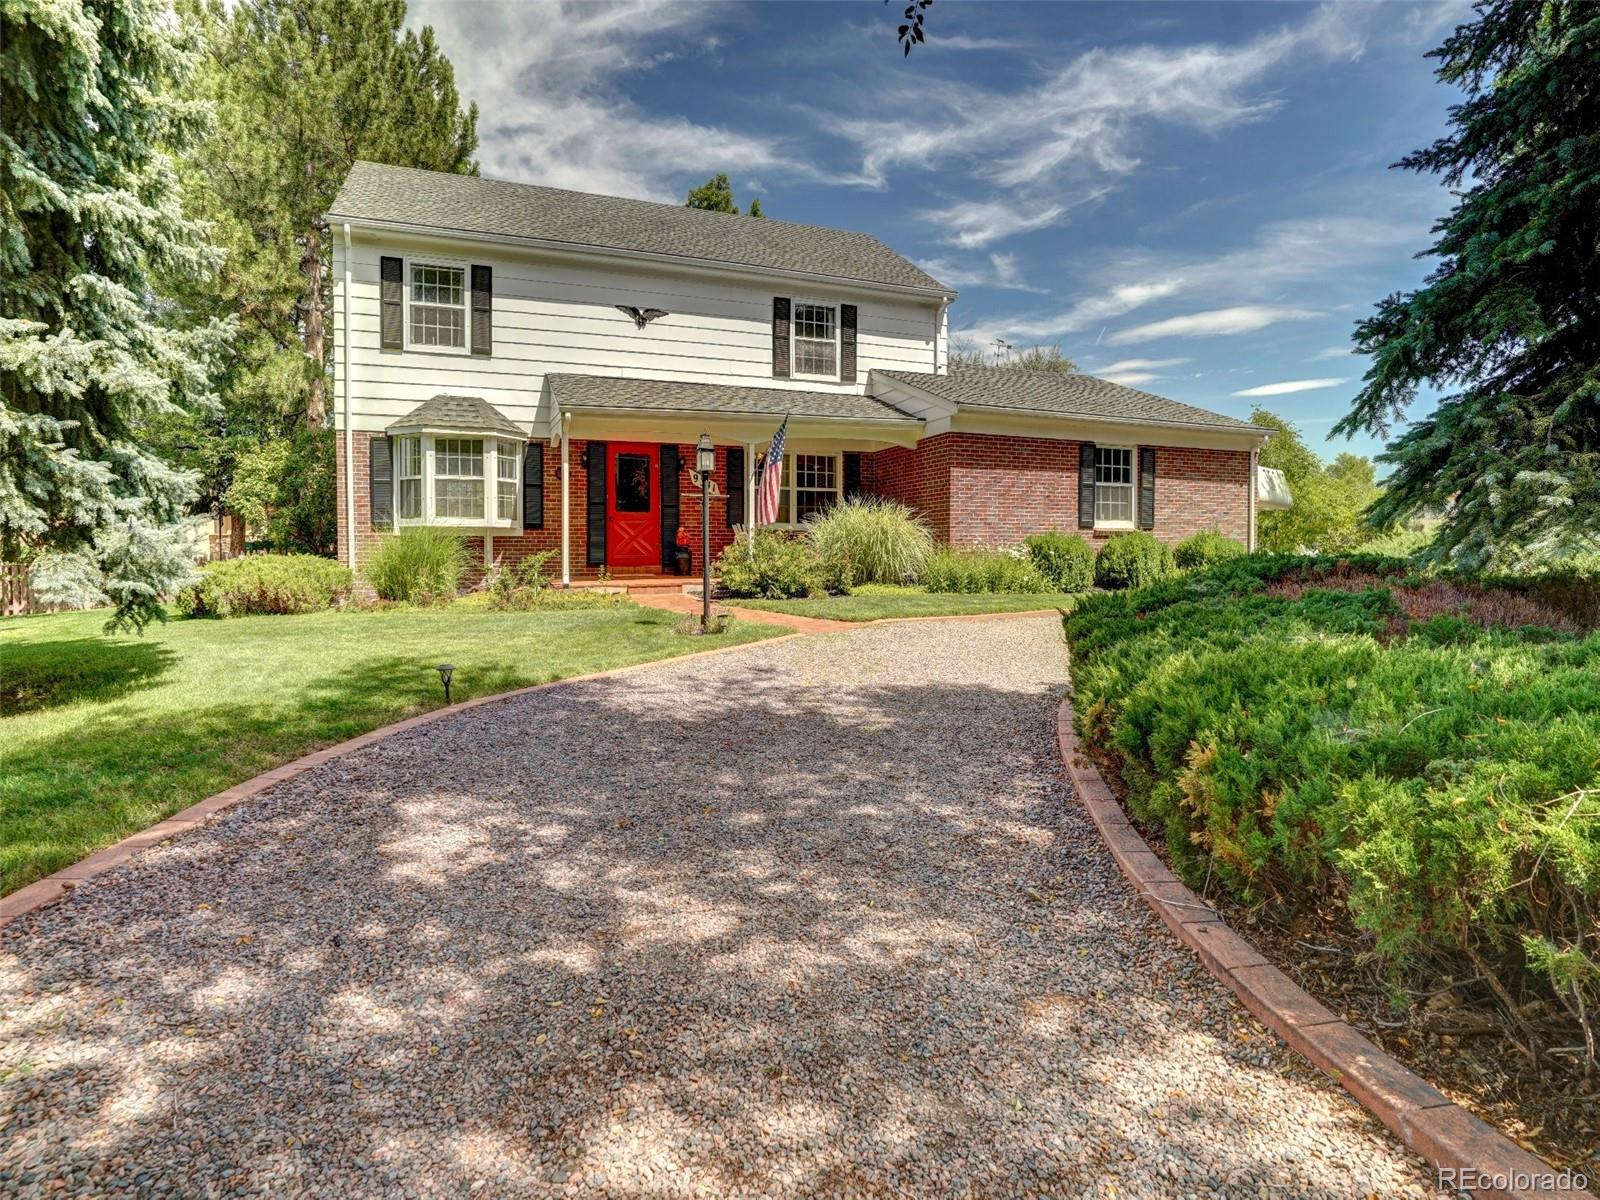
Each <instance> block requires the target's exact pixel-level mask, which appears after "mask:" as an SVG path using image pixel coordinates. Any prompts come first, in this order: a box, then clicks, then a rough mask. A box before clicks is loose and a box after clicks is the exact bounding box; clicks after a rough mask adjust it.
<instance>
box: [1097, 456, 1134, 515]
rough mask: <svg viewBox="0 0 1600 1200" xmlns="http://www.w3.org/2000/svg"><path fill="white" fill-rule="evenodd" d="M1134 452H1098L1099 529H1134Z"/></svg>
mask: <svg viewBox="0 0 1600 1200" xmlns="http://www.w3.org/2000/svg"><path fill="white" fill-rule="evenodd" d="M1133 477H1134V470H1133V448H1132V447H1131V446H1096V447H1095V448H1094V523H1095V526H1096V528H1109V529H1119V528H1126V529H1132V528H1133V484H1134V478H1133Z"/></svg>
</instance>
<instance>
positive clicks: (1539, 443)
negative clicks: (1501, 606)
mask: <svg viewBox="0 0 1600 1200" xmlns="http://www.w3.org/2000/svg"><path fill="white" fill-rule="evenodd" d="M1432 57H1435V58H1438V59H1439V60H1440V62H1441V66H1440V68H1439V70H1438V76H1439V78H1440V79H1441V80H1443V81H1444V82H1446V83H1448V84H1451V85H1454V86H1457V87H1460V88H1462V89H1464V90H1465V92H1466V95H1467V99H1466V101H1465V102H1464V103H1462V104H1459V105H1456V106H1454V107H1452V108H1451V110H1450V124H1451V126H1452V129H1451V132H1450V133H1449V134H1448V135H1446V136H1445V137H1442V138H1440V139H1439V140H1438V141H1437V142H1435V143H1434V144H1433V145H1432V146H1430V147H1428V148H1427V149H1425V150H1420V151H1418V152H1417V153H1415V154H1412V155H1411V156H1410V157H1408V158H1405V159H1403V160H1402V161H1401V162H1400V163H1399V164H1398V165H1400V166H1402V167H1406V168H1408V169H1410V170H1414V171H1428V172H1432V173H1435V174H1438V175H1440V176H1441V177H1442V178H1443V179H1444V181H1445V182H1446V183H1447V184H1449V185H1450V187H1451V188H1452V189H1457V195H1458V196H1459V199H1458V201H1457V203H1456V205H1455V207H1454V208H1453V209H1452V210H1451V212H1450V213H1449V215H1448V216H1446V217H1445V218H1443V220H1441V221H1440V222H1439V224H1438V225H1436V226H1435V234H1436V240H1435V241H1434V243H1433V245H1432V246H1431V247H1429V249H1428V253H1429V254H1432V255H1434V256H1436V257H1438V258H1439V259H1440V262H1439V265H1438V266H1437V267H1436V268H1435V269H1434V271H1433V272H1432V273H1431V274H1430V275H1429V276H1428V278H1427V281H1426V282H1425V284H1424V285H1423V286H1422V287H1421V288H1419V289H1418V290H1416V291H1414V292H1411V293H1408V294H1405V295H1401V294H1399V293H1396V294H1394V295H1391V296H1389V297H1388V298H1386V299H1385V300H1383V301H1382V302H1381V303H1380V304H1379V305H1378V306H1377V311H1376V313H1375V314H1374V315H1373V316H1371V317H1369V318H1367V319H1366V320H1365V321H1363V322H1361V324H1360V325H1359V326H1358V327H1357V330H1356V335H1355V340H1356V345H1357V347H1358V348H1359V349H1360V350H1361V351H1362V352H1363V353H1366V354H1370V355H1372V356H1373V364H1372V368H1371V370H1369V371H1368V372H1367V375H1366V383H1365V386H1364V387H1363V389H1362V391H1361V394H1360V395H1359V396H1357V397H1356V400H1355V402H1354V405H1353V407H1352V409H1351V411H1350V413H1349V414H1348V415H1347V416H1346V417H1345V418H1344V419H1343V420H1342V421H1341V422H1340V423H1339V425H1338V426H1337V427H1336V429H1335V432H1339V433H1345V434H1350V433H1354V432H1356V431H1358V430H1363V429H1365V430H1370V431H1372V432H1374V433H1384V434H1386V433H1387V431H1388V429H1389V427H1390V425H1391V423H1392V422H1394V421H1397V420H1399V419H1400V418H1401V416H1402V414H1403V413H1404V412H1405V411H1406V409H1407V407H1408V406H1409V405H1410V404H1411V403H1412V401H1413V400H1414V399H1415V397H1416V394H1417V388H1418V386H1419V385H1420V384H1422V383H1424V382H1426V383H1429V384H1432V385H1433V386H1435V387H1438V388H1440V389H1442V390H1447V391H1451V392H1452V394H1450V395H1448V396H1447V397H1446V398H1445V399H1444V400H1443V401H1442V402H1441V403H1440V404H1439V406H1438V408H1437V409H1436V410H1435V411H1434V412H1432V413H1431V414H1429V415H1428V416H1426V417H1424V418H1422V419H1421V420H1418V421H1416V422H1415V423H1414V424H1413V425H1412V426H1411V427H1410V428H1409V429H1407V430H1406V431H1405V433H1403V434H1402V435H1401V436H1400V437H1399V438H1397V439H1396V440H1395V441H1394V442H1393V443H1392V444H1391V445H1390V446H1389V447H1388V449H1387V451H1386V452H1385V453H1384V454H1383V455H1382V456H1381V460H1382V461H1384V462H1387V463H1392V464H1393V466H1394V470H1393V472H1392V473H1391V474H1390V476H1389V478H1388V482H1387V487H1386V490H1385V492H1384V495H1383V497H1382V499H1381V500H1380V501H1379V502H1378V504H1377V505H1376V507H1375V508H1374V510H1373V516H1374V518H1375V519H1376V520H1377V521H1378V522H1387V521H1392V520H1395V519H1397V518H1403V517H1406V516H1410V515H1412V514H1415V513H1419V512H1422V511H1425V510H1428V509H1435V510H1442V511H1444V512H1445V513H1446V519H1445V521H1444V522H1443V524H1442V526H1441V527H1440V529H1439V532H1438V537H1437V539H1436V540H1435V542H1434V554H1435V555H1436V556H1438V557H1452V558H1455V559H1457V560H1459V561H1462V562H1464V563H1466V564H1469V565H1477V564H1483V563H1488V562H1496V561H1500V562H1508V563H1514V562H1516V561H1517V560H1518V559H1520V558H1522V557H1524V556H1527V555H1529V554H1549V553H1564V552H1568V551H1571V550H1577V549H1583V548H1587V547H1593V546H1595V545H1596V544H1600V5H1595V4H1589V3H1579V2H1575V0H1547V2H1544V3H1538V4H1532V3H1526V2H1524V0H1492V2H1485V3H1480V4H1479V5H1478V7H1477V17H1476V19H1475V20H1474V21H1473V22H1472V23H1470V24H1466V25H1462V26H1460V27H1458V28H1457V29H1456V31H1455V33H1454V34H1453V35H1452V36H1451V37H1450V38H1448V39H1447V40H1446V41H1445V43H1444V45H1443V46H1441V47H1440V48H1439V49H1437V50H1435V51H1433V52H1432Z"/></svg>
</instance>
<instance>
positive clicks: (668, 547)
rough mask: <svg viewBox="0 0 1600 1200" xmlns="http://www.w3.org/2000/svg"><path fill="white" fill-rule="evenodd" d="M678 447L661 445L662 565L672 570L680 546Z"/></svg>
mask: <svg viewBox="0 0 1600 1200" xmlns="http://www.w3.org/2000/svg"><path fill="white" fill-rule="evenodd" d="M680 486H681V485H680V483H679V482H678V447H677V446H676V445H664V446H662V447H661V565H662V567H663V568H665V569H666V570H668V571H670V570H672V568H673V567H674V566H675V565H676V563H675V561H674V559H675V556H674V554H673V551H674V550H676V549H677V547H678V488H679V487H680Z"/></svg>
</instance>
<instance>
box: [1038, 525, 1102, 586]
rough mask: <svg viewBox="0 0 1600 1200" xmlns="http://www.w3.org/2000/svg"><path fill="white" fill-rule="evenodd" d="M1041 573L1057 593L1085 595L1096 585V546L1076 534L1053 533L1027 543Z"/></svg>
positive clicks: (1052, 531) (1050, 532) (1053, 531)
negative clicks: (1079, 593) (1082, 593)
mask: <svg viewBox="0 0 1600 1200" xmlns="http://www.w3.org/2000/svg"><path fill="white" fill-rule="evenodd" d="M1025 544H1026V546H1027V547H1028V557H1029V558H1030V559H1032V560H1033V565H1034V566H1035V567H1037V568H1038V569H1039V574H1040V575H1042V576H1044V578H1045V581H1046V582H1047V583H1049V584H1050V586H1051V588H1052V589H1053V590H1055V591H1058V592H1086V591H1088V590H1089V589H1090V588H1091V587H1093V586H1094V547H1093V546H1091V545H1089V543H1088V542H1087V541H1085V540H1084V539H1083V538H1081V537H1079V536H1078V535H1077V534H1073V533H1062V532H1060V531H1059V530H1050V531H1049V532H1047V533H1036V534H1034V535H1033V536H1032V537H1030V538H1028V540H1027V542H1026V543H1025Z"/></svg>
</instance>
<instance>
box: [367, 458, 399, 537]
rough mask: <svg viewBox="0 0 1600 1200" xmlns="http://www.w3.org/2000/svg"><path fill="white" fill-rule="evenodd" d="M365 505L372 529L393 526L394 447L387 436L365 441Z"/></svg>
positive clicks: (390, 527)
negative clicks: (368, 510)
mask: <svg viewBox="0 0 1600 1200" xmlns="http://www.w3.org/2000/svg"><path fill="white" fill-rule="evenodd" d="M367 447H368V448H367V454H368V455H369V457H370V460H371V461H369V462H368V463H367V507H368V509H370V510H371V518H372V527H373V528H374V529H393V528H394V447H393V444H392V443H391V442H390V441H389V439H388V438H387V437H375V438H373V439H372V440H371V441H369V442H368V443H367Z"/></svg>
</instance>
